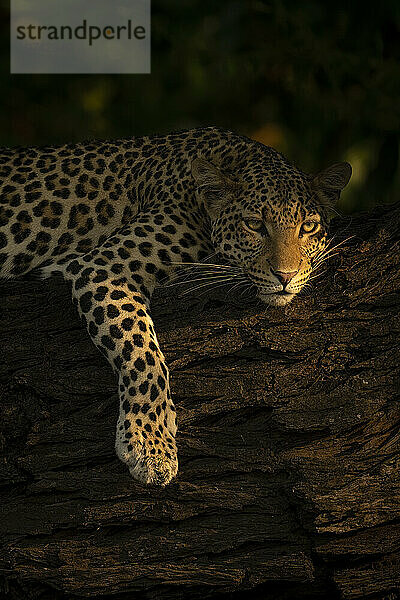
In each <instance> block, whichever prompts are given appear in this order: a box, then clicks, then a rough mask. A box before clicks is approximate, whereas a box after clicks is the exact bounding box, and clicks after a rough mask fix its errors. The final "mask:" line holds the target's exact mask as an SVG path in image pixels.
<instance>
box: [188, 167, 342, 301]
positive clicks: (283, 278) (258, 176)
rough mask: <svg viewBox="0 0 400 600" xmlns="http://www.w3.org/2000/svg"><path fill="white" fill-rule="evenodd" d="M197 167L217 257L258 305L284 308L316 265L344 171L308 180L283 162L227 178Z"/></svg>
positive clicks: (325, 173)
mask: <svg viewBox="0 0 400 600" xmlns="http://www.w3.org/2000/svg"><path fill="white" fill-rule="evenodd" d="M197 166H198V171H201V174H200V191H201V193H203V195H204V201H205V203H206V206H207V207H208V209H209V212H210V216H211V221H212V242H213V245H214V247H215V249H216V250H217V252H218V254H219V255H221V256H222V258H223V261H224V262H226V263H228V264H229V265H233V266H235V267H239V268H240V270H241V271H242V272H243V274H244V276H245V277H246V278H247V279H248V280H249V281H250V282H251V283H252V284H254V285H253V286H252V289H255V290H256V294H257V296H258V297H259V298H260V299H261V300H262V301H263V302H264V303H265V304H269V305H272V306H284V305H285V304H287V303H288V302H290V301H291V300H292V299H293V298H294V297H295V296H296V294H298V293H299V292H300V291H301V290H302V289H304V287H305V286H306V284H307V282H309V281H310V278H311V277H312V272H313V268H315V266H316V265H318V264H319V262H320V260H321V257H322V255H323V251H324V249H325V247H326V242H327V229H328V214H329V204H330V203H331V202H333V201H334V200H336V199H337V197H338V195H339V192H340V190H341V189H342V188H343V187H344V186H345V185H346V184H347V182H348V180H349V179H350V175H351V167H350V165H348V163H339V164H337V165H333V166H332V167H331V168H330V169H327V170H326V171H323V172H322V173H321V174H319V175H317V176H316V177H314V178H311V177H309V176H306V175H305V174H304V173H302V172H301V171H298V170H297V169H296V168H295V167H292V166H291V165H289V164H288V163H287V162H286V161H285V162H283V161H281V162H279V161H276V162H275V163H274V162H272V166H271V164H270V165H269V168H268V169H262V168H260V167H259V165H258V168H253V169H252V165H251V164H250V165H249V166H248V168H247V171H246V169H242V172H241V173H240V175H239V176H237V177H236V179H235V180H233V179H232V178H231V177H228V176H227V175H226V174H224V173H222V172H221V171H220V170H219V169H216V167H215V166H214V165H210V164H209V163H205V161H202V162H201V164H200V163H199V164H198V165H197ZM210 167H211V170H210ZM195 169H196V167H195ZM271 171H272V173H271ZM196 175H197V176H198V177H199V173H198V172H195V176H196ZM201 176H203V178H204V177H206V179H205V183H204V184H201Z"/></svg>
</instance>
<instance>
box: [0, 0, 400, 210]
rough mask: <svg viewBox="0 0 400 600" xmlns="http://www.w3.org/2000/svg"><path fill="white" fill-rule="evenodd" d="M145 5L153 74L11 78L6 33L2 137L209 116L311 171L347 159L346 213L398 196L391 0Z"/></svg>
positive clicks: (10, 140)
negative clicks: (148, 10)
mask: <svg viewBox="0 0 400 600" xmlns="http://www.w3.org/2000/svg"><path fill="white" fill-rule="evenodd" d="M152 4H153V7H152V8H153V10H152V74H151V75H101V76H96V75H68V76H62V75H48V76H46V75H36V76H29V75H13V76H11V75H9V74H8V71H9V65H8V53H7V49H6V42H7V36H3V38H2V39H3V40H5V41H4V42H3V44H4V47H3V53H2V56H3V59H2V60H3V64H2V67H3V68H2V75H1V90H2V95H1V104H2V106H1V109H2V110H1V111H0V126H1V131H2V144H3V145H15V144H24V145H25V144H45V143H59V142H66V141H76V140H81V139H87V138H96V137H97V138H116V137H120V136H121V137H127V136H133V135H141V134H145V133H155V132H167V131H171V130H174V129H181V128H185V127H192V126H198V125H210V124H214V125H219V126H222V127H227V128H230V129H233V130H235V131H238V132H240V133H244V134H246V135H249V136H251V137H255V138H256V139H260V141H263V142H264V143H267V144H270V145H273V146H275V147H277V148H278V149H279V150H281V151H283V152H284V153H285V154H286V155H287V156H288V157H289V158H290V160H292V161H293V162H295V163H296V164H298V165H299V166H300V167H301V168H303V169H304V170H308V171H310V172H314V171H317V170H319V169H322V168H324V167H325V166H327V165H328V164H329V163H331V162H335V161H339V160H343V159H347V160H350V162H352V164H353V167H354V177H353V180H352V183H351V185H350V186H349V189H348V190H347V191H345V193H344V194H343V198H342V202H341V207H340V208H341V209H342V210H344V211H353V210H356V209H357V210H358V209H360V208H367V207H368V206H370V205H372V204H377V203H383V202H392V201H395V200H396V199H397V196H396V190H397V189H398V184H399V179H400V175H399V160H398V157H399V132H400V127H399V125H400V103H399V96H400V94H399V93H400V69H399V60H400V35H399V34H400V4H399V3H398V1H397V0H385V1H384V2H380V3H369V2H368V1H365V2H363V3H361V2H358V1H357V0H355V1H354V2H351V3H348V2H346V3H345V2H340V1H335V2H333V1H332V0H328V1H326V2H321V1H319V2H318V1H310V2H301V3H299V2H295V1H294V0H279V1H278V0H275V1H270V2H265V1H262V0H226V1H222V0H221V1H220V2H216V1H215V0H213V1H211V0H202V1H201V2H200V1H199V0H193V1H191V2H190V3H182V2H181V1H180V0H153V3H152ZM3 16H6V15H3ZM4 27H5V30H6V28H7V27H8V23H7V20H6V19H4Z"/></svg>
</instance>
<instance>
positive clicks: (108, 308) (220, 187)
mask: <svg viewBox="0 0 400 600" xmlns="http://www.w3.org/2000/svg"><path fill="white" fill-rule="evenodd" d="M350 173H351V169H350V166H349V165H348V164H347V163H340V164H337V165H334V166H333V167H331V168H330V169H327V170H326V171H324V172H322V173H321V174H319V175H317V176H316V177H314V178H312V177H310V176H307V175H305V174H304V173H302V172H301V171H300V170H298V169H297V168H295V167H294V166H292V165H291V164H290V163H289V162H288V161H287V160H286V159H285V158H284V157H283V156H282V155H281V154H279V153H278V152H276V151H275V150H273V149H272V148H269V147H266V146H264V145H262V144H260V143H257V142H254V141H252V140H250V139H247V138H244V137H241V136H239V135H236V134H234V133H232V132H229V131H224V130H220V129H217V128H213V127H208V128H202V129H193V130H188V131H182V132H178V133H172V134H170V135H165V136H152V137H142V138H136V139H123V140H115V141H112V142H105V141H95V142H94V141H91V142H88V143H80V144H74V145H72V144H70V145H65V146H56V147H54V146H49V147H42V148H17V149H2V150H1V152H0V177H1V181H2V183H1V191H0V227H1V229H0V274H1V276H2V277H18V276H20V275H23V274H25V273H27V272H28V271H30V270H32V269H41V271H42V273H43V274H45V275H50V274H51V273H53V272H55V271H61V272H62V273H63V274H64V276H65V278H66V279H67V280H69V281H71V283H72V293H73V298H74V299H75V301H76V303H77V305H78V309H79V312H80V314H81V316H82V318H83V320H84V322H85V324H86V326H87V328H88V331H89V334H90V335H91V337H92V339H93V341H94V343H95V344H96V346H97V347H98V348H99V349H100V351H102V352H103V353H104V354H105V356H106V357H107V358H108V360H109V361H110V363H111V365H112V366H113V368H114V369H115V370H116V371H117V373H118V375H119V393H120V414H119V420H118V425H117V439H116V450H117V454H118V456H119V457H120V459H121V460H123V461H124V462H125V463H126V464H127V465H128V467H129V469H130V471H131V473H132V475H133V476H134V477H135V478H137V479H138V480H140V481H142V482H146V483H157V484H161V485H165V484H167V483H168V482H169V481H170V480H171V479H172V478H173V477H174V476H175V475H176V473H177V468H178V467H177V465H178V463H177V451H176V445H175V434H176V416H175V408H174V405H173V402H172V399H171V396H170V392H169V383H168V369H167V367H166V365H165V361H164V357H163V354H162V352H161V350H160V349H159V346H158V343H157V338H156V334H155V332H154V329H153V324H152V320H151V317H150V315H149V312H148V307H149V301H150V297H151V294H152V291H153V289H154V288H155V286H156V285H157V284H158V283H159V282H160V281H162V280H165V279H166V278H167V277H168V276H169V275H170V274H171V272H172V271H173V269H174V265H175V264H176V263H193V262H198V261H202V260H203V259H205V258H206V257H207V256H209V255H210V254H213V253H218V255H219V259H220V260H222V261H223V262H225V263H227V264H230V265H233V267H234V268H236V269H237V270H240V272H241V273H243V277H246V278H247V279H248V280H249V281H250V282H251V283H252V284H253V289H255V290H256V293H258V295H259V296H260V297H261V299H262V300H264V301H265V302H266V303H268V304H275V305H282V304H285V303H286V302H288V301H289V300H290V299H292V298H293V297H294V295H295V294H297V293H298V292H299V291H300V290H301V289H302V287H303V286H304V284H305V283H306V282H307V280H308V278H309V276H310V273H311V270H312V261H313V258H314V257H315V256H316V255H317V254H318V253H320V252H321V250H322V249H323V248H324V245H325V242H326V228H327V213H328V207H329V204H330V203H331V202H333V201H334V200H335V199H336V198H337V197H338V195H339V193H340V190H341V189H342V188H343V187H344V186H345V185H346V183H347V182H348V179H349V178H350Z"/></svg>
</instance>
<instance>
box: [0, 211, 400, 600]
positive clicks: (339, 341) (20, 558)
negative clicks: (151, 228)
mask: <svg viewBox="0 0 400 600" xmlns="http://www.w3.org/2000/svg"><path fill="white" fill-rule="evenodd" d="M336 228H337V240H340V239H341V238H345V237H347V236H349V235H354V236H355V237H353V238H352V239H351V240H349V241H347V242H346V243H345V244H344V246H343V248H342V247H340V252H339V253H338V254H337V255H336V256H335V257H333V258H332V260H331V261H330V262H329V264H328V263H327V267H326V272H325V274H324V275H323V276H322V277H321V278H319V279H316V280H315V282H314V285H313V290H312V291H310V293H309V294H308V295H305V296H303V297H301V298H300V297H299V298H297V299H296V300H295V301H294V302H293V303H292V304H291V305H290V306H289V307H287V308H286V309H284V310H282V309H268V310H265V308H262V307H260V306H258V305H248V304H245V301H244V300H243V299H240V297H238V296H236V297H235V296H233V295H232V296H231V295H229V294H228V295H227V294H226V293H225V292H224V291H222V292H221V293H220V295H219V296H217V295H216V294H215V293H214V294H213V295H210V294H208V295H204V296H201V297H199V296H198V295H197V297H196V296H189V295H188V296H184V297H183V298H178V297H177V294H176V291H168V290H166V291H164V290H162V291H160V292H159V293H158V294H157V296H156V297H155V298H154V302H153V306H154V309H153V314H154V319H155V322H156V326H157V330H158V337H159V340H160V343H161V346H162V348H163V349H164V351H165V354H166V357H167V360H168V363H169V365H170V368H171V373H172V377H171V379H172V392H173V394H174V398H175V400H176V405H177V411H178V417H179V436H178V443H179V451H180V472H179V476H178V478H177V479H176V481H175V482H174V483H172V484H171V485H170V486H168V487H167V488H166V489H164V490H160V489H155V488H146V487H143V486H142V485H140V484H138V483H136V482H135V481H133V480H132V479H131V478H130V476H129V474H128V472H127V470H126V469H125V468H124V466H123V465H122V464H120V463H119V461H118V459H117V458H116V456H115V454H114V449H113V446H114V429H115V424H116V419H117V409H118V406H117V398H116V394H115V392H116V380H115V377H114V375H113V373H112V371H111V369H110V367H109V365H108V363H107V362H105V360H104V358H103V357H102V356H101V355H100V353H99V352H98V351H97V350H96V348H95V347H94V345H93V344H92V342H91V341H90V339H89V337H88V335H87V334H86V332H85V330H84V328H83V326H82V325H81V323H80V321H79V318H78V316H77V314H76V313H75V310H74V308H73V306H72V303H71V302H70V297H69V289H68V286H67V285H66V284H65V283H63V282H62V281H60V280H57V279H54V280H50V281H35V280H32V279H30V280H27V281H19V282H8V283H4V282H3V283H2V285H1V287H0V302H1V320H0V348H1V355H0V396H1V403H0V407H1V413H2V414H1V433H0V435H1V438H0V442H1V444H2V455H3V459H2V461H1V466H0V478H1V481H0V483H1V488H0V493H1V519H0V540H1V549H0V568H1V570H2V573H3V579H2V586H3V587H2V590H3V596H5V597H7V598H10V599H12V600H14V599H24V600H25V599H30V598H37V599H39V598H40V599H43V600H47V599H48V600H50V599H57V600H62V599H69V598H83V597H89V598H102V599H103V600H105V598H107V599H110V600H111V599H113V600H128V599H132V598H135V599H136V598H139V599H140V598H146V599H149V600H153V599H156V598H157V599H160V598H161V599H164V598H165V599H176V598H191V599H192V598H194V599H196V598H201V599H204V598H217V597H218V598H219V597H220V596H221V597H223V595H224V594H227V596H226V597H227V598H235V599H237V600H239V599H240V598H245V597H246V595H247V594H248V592H249V590H250V591H251V594H252V596H251V597H252V598H255V599H257V598H259V599H266V600H268V599H279V600H283V599H288V600H289V599H296V600H301V599H306V598H337V599H339V598H344V599H348V600H355V599H358V598H371V599H372V598H375V599H382V600H383V599H386V600H394V599H395V598H400V592H399V589H400V480H399V457H400V452H399V450H400V433H399V425H400V403H399V329H400V322H399V318H398V313H399V304H400V303H399V298H400V268H399V267H400V257H399V246H398V242H399V237H400V235H399V232H400V208H399V207H398V206H388V207H380V208H377V209H375V211H374V212H373V213H370V214H369V215H361V216H357V217H353V218H352V219H351V220H350V219H342V220H338V221H337V222H336ZM224 295H225V297H224Z"/></svg>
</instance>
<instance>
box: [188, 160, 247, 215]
mask: <svg viewBox="0 0 400 600" xmlns="http://www.w3.org/2000/svg"><path fill="white" fill-rule="evenodd" d="M191 167H192V176H193V179H194V180H195V182H196V186H197V191H198V192H199V194H200V195H201V196H202V198H203V201H204V204H205V207H206V209H207V211H208V212H209V214H210V217H211V218H212V219H213V218H215V217H216V216H217V215H218V213H219V211H220V209H221V208H222V207H223V205H224V203H225V201H226V200H227V196H228V194H229V192H230V191H233V190H234V189H235V187H236V184H235V183H234V182H233V181H232V180H231V179H230V178H229V177H228V176H227V175H226V174H225V173H223V172H222V171H221V170H220V169H219V168H218V167H216V166H215V165H214V164H212V163H210V162H208V161H207V160H205V159H204V158H200V157H198V158H195V159H194V160H193V161H192V165H191Z"/></svg>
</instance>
